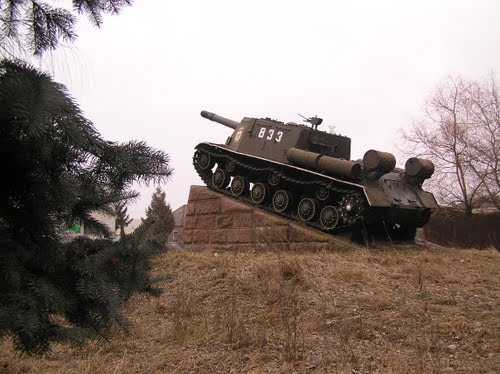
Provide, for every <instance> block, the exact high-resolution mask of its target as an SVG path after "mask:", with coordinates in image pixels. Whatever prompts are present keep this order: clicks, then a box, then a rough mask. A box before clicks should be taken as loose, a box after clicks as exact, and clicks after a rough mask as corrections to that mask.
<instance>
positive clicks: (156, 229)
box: [142, 187, 175, 245]
mask: <svg viewBox="0 0 500 374" xmlns="http://www.w3.org/2000/svg"><path fill="white" fill-rule="evenodd" d="M165 196H166V195H165V192H164V191H162V189H161V188H160V187H156V190H155V192H154V193H153V195H152V196H151V203H150V204H149V207H148V208H147V209H146V219H143V220H142V224H143V225H147V226H149V227H148V229H147V230H146V237H147V238H148V239H149V240H151V241H153V242H155V243H157V244H158V245H164V244H165V243H166V241H167V239H168V235H169V234H170V233H171V232H172V230H173V229H174V226H175V221H174V215H173V214H172V209H171V208H170V205H169V204H167V201H166V200H165Z"/></svg>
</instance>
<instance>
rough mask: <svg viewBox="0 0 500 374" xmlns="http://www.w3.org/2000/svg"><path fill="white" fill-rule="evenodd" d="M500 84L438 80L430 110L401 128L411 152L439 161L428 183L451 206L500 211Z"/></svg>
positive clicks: (466, 211)
mask: <svg viewBox="0 0 500 374" xmlns="http://www.w3.org/2000/svg"><path fill="white" fill-rule="evenodd" d="M497 87H498V86H497V83H496V81H495V79H494V77H493V76H492V77H491V78H490V80H489V81H487V82H477V81H473V80H467V79H464V78H461V77H457V78H449V79H448V80H447V81H445V82H443V83H442V84H440V85H438V86H437V87H436V89H435V91H434V93H433V94H432V95H431V97H430V98H429V100H428V101H427V105H426V115H425V118H423V119H422V120H419V121H416V122H414V123H413V124H412V125H411V127H410V128H409V129H408V130H406V131H403V135H402V136H403V140H404V144H405V145H406V146H408V148H411V149H407V150H408V151H409V152H412V153H414V152H417V153H418V154H419V155H420V156H423V157H425V158H429V159H430V160H432V161H433V162H434V164H435V165H436V172H435V173H434V176H433V178H432V180H430V181H429V188H430V189H431V190H432V191H433V192H434V193H435V194H436V196H437V198H438V200H439V201H440V202H441V203H442V204H444V205H447V206H451V207H455V208H460V209H463V210H464V212H465V214H467V215H469V216H470V215H472V212H473V209H475V208H485V207H488V208H495V209H497V210H499V211H500V204H499V203H500V183H499V182H500V181H499V162H500V149H499V147H500V101H499V97H498V88H497Z"/></svg>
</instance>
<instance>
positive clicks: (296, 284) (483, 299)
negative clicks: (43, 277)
mask: <svg viewBox="0 0 500 374" xmlns="http://www.w3.org/2000/svg"><path fill="white" fill-rule="evenodd" d="M156 271H158V272H160V273H168V274H170V275H171V276H172V280H171V281H170V282H168V283H166V284H165V292H164V294H163V295H162V296H161V297H160V298H159V299H154V298H145V297H136V298H135V299H134V300H132V302H131V303H130V305H129V306H128V311H127V313H128V314H129V315H130V316H131V319H132V321H133V322H134V324H135V329H134V330H133V332H132V335H130V336H123V337H117V338H116V339H115V340H114V341H112V342H110V343H97V342H96V343H92V344H90V345H88V346H85V347H84V348H79V349H78V348H76V349H72V348H68V347H61V346H56V347H54V350H53V352H52V354H51V355H49V356H47V357H45V358H30V357H20V356H18V355H16V354H15V353H14V352H13V351H12V349H11V348H10V344H9V342H8V341H5V340H4V341H1V342H0V348H1V349H2V355H1V357H0V373H47V372H51V373H99V374H103V373H153V372H166V373H292V372H295V373H350V374H353V373H421V372H426V373H446V372H450V373H451V372H453V373H498V372H500V314H499V312H498V311H499V300H500V299H499V290H500V280H499V276H498V273H499V271H500V254H499V253H498V252H496V251H493V250H491V251H475V250H449V249H446V250H444V249H443V250H429V249H417V248H402V249H401V248H400V249H394V248H386V249H378V250H353V249H344V250H341V251H338V250H337V251H321V252H300V253H292V252H278V251H276V252H273V251H266V252H261V251H259V252H258V251H233V252H230V251H215V250H206V251H196V252H194V251H188V250H180V251H173V252H170V253H167V254H166V255H164V256H163V257H162V258H161V259H159V260H158V261H157V263H156Z"/></svg>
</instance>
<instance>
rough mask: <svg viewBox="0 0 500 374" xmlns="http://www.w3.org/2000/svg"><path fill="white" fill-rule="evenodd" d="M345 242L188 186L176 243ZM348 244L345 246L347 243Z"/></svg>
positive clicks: (301, 245) (313, 245) (309, 245)
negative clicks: (184, 214)
mask: <svg viewBox="0 0 500 374" xmlns="http://www.w3.org/2000/svg"><path fill="white" fill-rule="evenodd" d="M342 242H346V243H347V242H348V241H347V240H344V239H342V238H339V237H335V238H333V237H332V236H330V235H327V234H325V233H322V232H320V231H318V230H315V229H311V228H308V227H306V226H304V225H302V224H300V223H293V222H291V221H289V220H287V219H285V218H282V217H279V216H276V215H274V214H272V213H269V212H266V211H263V210H261V209H258V208H255V207H254V206H252V205H250V204H247V203H243V202H239V201H236V200H234V199H232V198H230V197H226V196H224V195H222V194H219V193H216V192H213V191H211V190H209V189H208V188H207V187H205V186H191V190H190V193H189V200H188V204H187V207H186V217H185V220H184V227H183V229H182V230H180V243H181V244H182V245H183V246H185V247H190V248H201V247H209V246H210V247H228V248H238V247H254V248H255V247H256V248H286V249H321V248H331V247H334V246H337V247H338V246H339V243H342ZM347 245H349V244H347Z"/></svg>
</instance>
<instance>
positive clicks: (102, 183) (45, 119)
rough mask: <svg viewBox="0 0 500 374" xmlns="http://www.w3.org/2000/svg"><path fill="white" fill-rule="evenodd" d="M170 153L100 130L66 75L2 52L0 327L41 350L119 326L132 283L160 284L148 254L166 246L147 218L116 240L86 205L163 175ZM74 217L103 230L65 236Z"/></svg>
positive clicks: (123, 196) (104, 203) (141, 287)
mask: <svg viewBox="0 0 500 374" xmlns="http://www.w3.org/2000/svg"><path fill="white" fill-rule="evenodd" d="M168 161H169V160H168V156H167V155H166V154H165V153H164V152H162V151H158V150H154V149H152V148H150V147H148V146H147V145H146V144H145V143H142V142H135V141H131V142H128V143H115V142H110V141H106V140H104V139H102V138H101V136H100V134H99V133H98V132H97V130H96V129H95V128H94V126H93V124H92V123H91V122H90V121H89V120H88V119H86V118H85V117H84V116H83V114H82V113H81V111H80V109H79V108H78V106H77V105H76V104H75V102H74V101H73V100H72V98H71V97H70V96H69V95H68V93H67V92H66V89H65V87H64V86H63V85H61V84H58V83H55V82H53V81H52V79H51V78H50V77H49V76H48V75H46V74H44V73H40V72H38V71H37V70H36V69H34V68H32V67H31V66H29V65H26V64H24V63H19V62H13V61H0V175H1V176H2V183H1V184H0V337H3V336H8V337H10V338H11V339H12V340H13V342H14V345H15V347H16V348H17V349H19V350H22V351H24V352H28V353H42V352H46V351H47V350H49V349H50V346H51V344H52V343H53V342H72V343H78V342H84V341H86V340H87V339H89V338H93V337H105V338H107V337H109V336H111V334H113V333H114V332H116V331H117V330H123V329H126V328H127V326H128V321H127V319H126V318H125V317H124V316H123V314H122V312H121V309H122V306H123V305H124V303H125V301H126V300H127V299H128V298H129V297H130V295H132V294H133V293H134V292H148V293H153V294H155V293H157V292H158V290H157V289H156V288H154V282H155V280H154V279H152V278H151V277H150V274H149V268H150V260H151V258H152V257H153V256H156V255H157V254H158V253H160V252H161V251H162V250H163V248H162V247H161V246H158V245H156V244H155V243H154V242H151V241H146V240H145V235H146V231H147V229H148V227H149V226H148V225H144V227H143V228H141V230H138V231H137V232H136V233H134V235H130V236H127V237H126V238H125V239H124V240H121V241H119V242H112V241H111V240H108V239H106V238H107V237H109V235H110V230H109V228H107V227H105V226H104V225H102V224H101V223H99V222H98V221H96V220H95V219H94V218H93V216H92V213H94V212H101V213H105V214H108V215H111V214H112V213H113V207H114V204H116V203H117V202H120V201H126V200H127V199H129V198H133V197H135V196H137V193H136V192H134V191H133V190H132V189H131V186H132V184H133V183H134V182H137V181H142V182H145V183H148V182H153V183H160V182H162V181H165V180H166V179H167V178H168V176H169V175H170V174H171V169H170V168H169V167H168ZM75 221H80V222H82V223H83V224H84V225H86V226H91V227H93V228H94V230H97V231H98V232H100V233H101V235H102V237H103V239H100V240H90V239H84V238H80V239H77V240H73V241H68V239H67V237H65V236H64V234H61V231H64V230H62V229H63V228H64V227H70V226H71V225H72V224H73V223H74V222H75Z"/></svg>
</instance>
